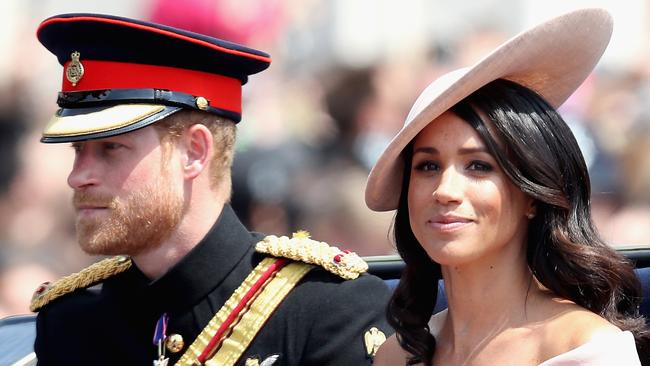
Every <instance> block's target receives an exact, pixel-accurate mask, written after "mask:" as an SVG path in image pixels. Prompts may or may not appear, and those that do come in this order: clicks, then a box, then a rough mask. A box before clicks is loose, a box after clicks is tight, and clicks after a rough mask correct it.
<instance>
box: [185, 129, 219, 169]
mask: <svg viewBox="0 0 650 366" xmlns="http://www.w3.org/2000/svg"><path fill="white" fill-rule="evenodd" d="M212 141H213V137H212V132H210V130H209V129H208V128H207V127H206V126H205V125H202V124H195V125H192V126H190V127H189V128H188V129H187V131H185V134H184V135H183V150H184V152H183V153H184V156H183V176H184V178H185V179H195V178H196V177H198V176H199V175H200V174H201V172H203V171H204V170H206V169H207V168H208V165H209V164H210V159H211V158H212V152H213V146H212Z"/></svg>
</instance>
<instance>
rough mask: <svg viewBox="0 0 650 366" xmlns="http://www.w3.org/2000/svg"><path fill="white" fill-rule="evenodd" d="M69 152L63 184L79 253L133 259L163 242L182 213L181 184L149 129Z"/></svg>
mask: <svg viewBox="0 0 650 366" xmlns="http://www.w3.org/2000/svg"><path fill="white" fill-rule="evenodd" d="M72 146H73V148H74V150H75V161H74V166H73V168H72V171H71V172H70V175H69V176H68V184H69V185H70V187H71V188H72V189H73V190H74V197H73V204H74V208H75V210H76V213H77V219H76V227H77V238H78V241H79V245H80V246H81V248H82V249H83V250H84V251H85V252H87V253H89V254H103V255H116V254H127V255H131V256H133V255H138V254H141V253H144V252H146V251H148V250H150V249H153V248H155V247H157V246H158V245H160V243H161V242H162V241H163V240H165V239H167V238H168V237H169V235H170V234H171V233H172V232H173V230H174V229H175V228H176V227H177V225H178V223H179V222H180V219H181V216H182V212H183V193H182V178H181V177H179V174H178V170H179V169H178V165H177V164H173V163H172V162H174V161H176V160H174V159H173V157H174V156H175V155H174V154H175V150H174V149H168V150H170V151H166V152H165V153H163V151H164V148H163V147H162V146H161V144H160V139H159V137H158V134H157V133H156V131H155V129H154V128H153V127H151V126H150V127H146V128H143V129H140V130H137V131H134V132H130V133H127V134H123V135H119V136H114V137H109V138H105V139H98V140H88V141H82V142H75V143H73V144H72Z"/></svg>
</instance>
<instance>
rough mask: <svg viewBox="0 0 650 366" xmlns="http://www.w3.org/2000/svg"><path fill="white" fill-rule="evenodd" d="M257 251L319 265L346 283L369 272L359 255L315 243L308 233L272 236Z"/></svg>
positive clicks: (257, 247) (260, 244) (320, 242)
mask: <svg viewBox="0 0 650 366" xmlns="http://www.w3.org/2000/svg"><path fill="white" fill-rule="evenodd" d="M255 250H256V251H257V252H259V253H265V254H270V255H272V256H274V257H282V258H289V259H293V260H295V261H300V262H305V263H309V264H316V265H318V266H320V267H323V268H324V269H326V270H327V271H329V272H332V273H334V274H335V275H337V276H340V277H342V278H345V279H346V280H353V279H355V278H357V277H359V275H360V274H361V273H363V272H366V271H367V270H368V264H367V263H366V262H365V261H364V260H363V259H361V257H359V256H358V255H357V253H354V252H351V251H349V250H340V249H339V248H337V247H335V246H331V245H329V244H327V243H325V242H322V241H316V240H312V239H310V238H309V233H307V232H306V231H299V232H297V233H294V234H293V236H292V237H291V238H288V237H286V236H281V237H277V236H275V235H269V236H267V237H265V238H264V239H263V240H262V241H260V242H258V243H257V244H256V245H255Z"/></svg>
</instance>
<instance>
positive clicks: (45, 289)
mask: <svg viewBox="0 0 650 366" xmlns="http://www.w3.org/2000/svg"><path fill="white" fill-rule="evenodd" d="M130 267H131V258H129V257H125V256H117V257H113V258H108V259H104V260H101V261H99V262H97V263H95V264H92V265H90V266H89V267H87V268H84V269H83V270H81V271H79V272H77V273H73V274H71V275H68V276H65V277H63V278H61V279H59V280H57V281H56V282H54V283H53V284H51V285H49V284H43V285H41V287H39V289H38V290H36V292H35V293H34V296H33V297H32V303H31V305H30V306H29V310H31V311H34V312H36V311H38V310H39V309H41V308H42V307H43V306H45V305H47V304H48V303H50V302H51V301H53V300H55V299H57V298H59V297H61V296H63V295H66V294H69V293H71V292H73V291H75V290H77V289H80V288H87V287H90V286H92V285H95V284H97V283H100V282H102V281H104V280H105V279H107V278H109V277H112V276H114V275H116V274H118V273H121V272H124V271H126V270H127V269H129V268H130Z"/></svg>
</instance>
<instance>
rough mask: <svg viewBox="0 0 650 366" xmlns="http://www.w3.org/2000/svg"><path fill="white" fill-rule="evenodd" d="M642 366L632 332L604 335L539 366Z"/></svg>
mask: <svg viewBox="0 0 650 366" xmlns="http://www.w3.org/2000/svg"><path fill="white" fill-rule="evenodd" d="M587 365H588V366H640V365H641V362H640V361H639V355H638V353H637V352H636V346H635V344H634V336H633V335H632V333H630V332H627V331H626V332H620V333H603V334H601V335H597V336H595V337H594V338H592V339H591V340H590V341H589V342H587V343H585V344H583V345H581V346H579V347H577V348H574V349H572V350H571V351H569V352H566V353H562V354H560V355H557V356H555V357H553V358H551V359H549V360H546V361H544V362H542V363H541V364H539V366H587Z"/></svg>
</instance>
